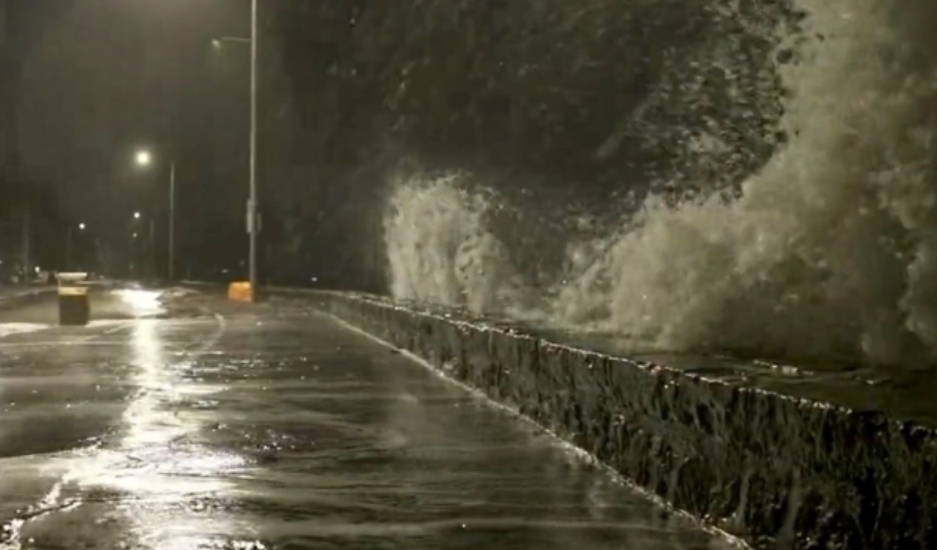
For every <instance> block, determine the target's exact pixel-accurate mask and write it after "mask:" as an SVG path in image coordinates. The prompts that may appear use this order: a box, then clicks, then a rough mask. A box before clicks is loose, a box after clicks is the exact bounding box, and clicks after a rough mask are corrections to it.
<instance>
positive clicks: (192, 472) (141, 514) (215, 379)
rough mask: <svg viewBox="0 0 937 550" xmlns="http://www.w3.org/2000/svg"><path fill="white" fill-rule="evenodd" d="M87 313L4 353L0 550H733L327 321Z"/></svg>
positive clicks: (258, 312)
mask: <svg viewBox="0 0 937 550" xmlns="http://www.w3.org/2000/svg"><path fill="white" fill-rule="evenodd" d="M150 298H152V296H150ZM100 300H101V301H102V303H101V304H96V305H95V310H96V311H103V310H107V308H108V307H113V308H114V311H123V310H130V311H131V312H132V313H133V314H131V315H124V314H115V315H114V316H113V317H114V319H112V320H111V321H106V320H102V321H98V322H96V323H95V324H93V325H92V326H90V327H85V328H81V329H62V328H47V329H45V330H41V331H35V332H22V333H16V334H10V335H8V336H5V337H3V338H2V339H0V471H2V472H3V475H2V476H0V526H2V527H0V529H2V530H0V548H3V549H19V548H62V549H78V548H100V549H115V548H126V549H131V548H147V549H150V548H152V549H157V548H159V549H166V550H171V549H197V548H218V549H222V548H226V549H227V548H230V549H272V548H324V549H328V548H361V549H379V548H408V549H415V548H452V549H456V548H466V549H467V548H473V549H474V548H485V549H498V548H518V549H520V548H531V549H538V550H540V549H550V548H564V549H565V548H583V549H600V548H616V549H618V548H629V549H637V550H641V549H652V548H661V549H664V548H667V549H681V548H686V549H691V548H692V549H696V548H722V547H726V543H725V542H724V541H721V540H719V539H715V538H713V537H711V536H709V535H707V534H705V533H703V532H701V531H699V530H697V529H695V528H694V526H692V525H690V524H689V523H688V522H686V521H685V520H682V519H680V518H679V517H676V516H667V515H665V514H664V513H663V512H662V511H661V510H660V509H658V508H656V507H655V506H653V505H652V504H650V503H649V502H647V501H646V500H644V499H643V498H642V497H640V496H638V495H637V494H635V493H633V492H632V491H631V490H629V489H628V488H626V487H623V486H621V485H618V484H617V483H615V482H614V481H613V480H611V479H610V478H609V477H608V476H607V475H606V474H605V473H603V472H601V471H596V470H593V469H592V468H590V467H588V466H587V465H585V464H584V463H583V462H581V461H580V459H578V458H575V457H574V456H572V455H571V454H570V453H569V452H568V451H565V450H564V449H562V448H561V447H560V446H558V445H556V444H555V443H554V442H552V440H551V439H550V438H548V437H546V436H544V435H541V434H539V433H537V432H536V431H534V430H533V429H532V428H531V427H530V426H527V425H522V424H520V423H518V422H516V421H514V420H513V419H511V418H510V417H508V416H506V415H505V414H503V413H500V412H497V411H495V410H494V409H492V408H490V407H489V406H487V405H486V404H485V403H483V402H481V401H480V400H478V399H477V398H474V397H472V396H469V395H467V394H466V393H465V392H463V391H462V390H461V389H459V388H456V387H454V386H452V385H450V384H448V383H446V382H444V381H442V380H440V379H438V378H437V377H435V376H434V375H432V374H431V373H429V372H428V371H427V370H426V369H424V368H423V367H421V366H419V365H416V364H415V363H413V362H411V361H409V360H408V359H407V358H405V357H403V356H401V355H398V354H395V353H393V352H391V351H390V350H388V349H387V348H384V347H382V346H380V345H379V344H376V343H374V342H372V341H371V340H369V339H367V338H366V337H364V336H361V335H359V334H356V333H354V332H351V331H349V330H347V329H344V328H342V327H341V326H339V325H337V324H336V323H335V322H333V321H332V320H331V319H330V318H328V317H325V316H321V315H318V314H311V315H308V314H307V315H304V316H295V315H292V314H290V313H284V312H279V313H277V312H274V311H273V310H272V309H264V308H256V307H255V308H250V307H248V308H244V309H239V308H234V307H233V306H232V305H230V304H223V303H215V304H211V303H209V302H210V300H205V302H206V304H203V305H201V306H199V307H198V308H194V309H192V311H190V312H189V314H186V315H173V316H171V318H161V317H166V316H165V315H158V314H157V313H156V311H155V310H153V309H152V307H153V303H152V300H150V302H147V300H148V298H147V295H146V294H134V295H130V296H127V295H125V296H123V297H120V296H107V297H102V298H100ZM112 302H113V303H112ZM147 303H149V306H147V305H146V304H147ZM120 304H122V305H120ZM47 307H51V305H48V304H47ZM146 307H150V308H151V309H150V310H149V311H148V312H144V309H145V308H146ZM122 308H123V309H122ZM215 312H220V313H221V315H219V314H218V313H215ZM10 315H12V313H4V314H3V315H2V316H0V325H2V324H3V322H4V321H6V320H7V319H8V318H9V317H10ZM139 315H143V318H134V317H135V316H139ZM33 321H34V320H33ZM30 322H32V321H30Z"/></svg>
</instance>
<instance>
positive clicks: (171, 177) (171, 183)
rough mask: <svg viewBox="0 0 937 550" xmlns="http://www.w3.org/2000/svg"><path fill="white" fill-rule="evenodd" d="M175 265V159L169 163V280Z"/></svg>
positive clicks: (171, 279)
mask: <svg viewBox="0 0 937 550" xmlns="http://www.w3.org/2000/svg"><path fill="white" fill-rule="evenodd" d="M175 265H176V161H172V163H170V165H169V270H168V271H169V281H170V282H172V281H173V275H174V267H175Z"/></svg>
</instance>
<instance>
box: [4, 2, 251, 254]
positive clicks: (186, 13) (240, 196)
mask: <svg viewBox="0 0 937 550" xmlns="http://www.w3.org/2000/svg"><path fill="white" fill-rule="evenodd" d="M8 1H9V2H11V5H10V6H9V7H10V9H11V10H19V11H17V12H15V13H12V15H11V16H16V17H17V20H16V25H17V26H16V29H15V30H16V32H17V34H18V36H16V39H17V45H18V46H19V48H18V49H17V56H18V59H17V61H18V62H19V64H20V67H21V71H20V80H19V86H18V88H17V91H18V92H19V101H18V103H17V112H16V117H17V120H18V125H17V128H18V148H17V153H18V159H19V163H20V171H19V178H18V179H20V180H21V181H24V182H28V183H29V184H30V185H45V186H49V187H51V188H52V189H53V190H54V195H56V198H57V202H58V206H59V207H60V208H61V216H62V217H63V218H65V219H67V220H69V221H71V222H72V223H78V222H80V221H81V222H87V223H88V226H89V229H91V230H93V231H95V233H96V235H97V236H99V237H101V238H102V239H103V240H104V241H105V242H106V243H107V244H108V245H109V246H111V247H112V248H117V249H119V248H121V246H123V245H124V244H125V243H126V240H127V235H128V234H129V233H130V232H131V231H132V226H131V220H132V216H133V212H134V211H136V210H139V211H141V212H142V213H143V214H144V215H145V216H147V217H149V218H153V217H154V216H155V219H156V220H157V233H158V234H159V235H160V238H162V234H163V233H164V232H165V228H164V226H165V216H166V211H167V207H166V203H167V202H168V201H167V199H166V197H167V195H168V172H169V170H168V167H169V164H168V163H169V161H170V159H174V160H176V161H177V162H178V166H179V168H178V178H177V181H178V184H177V185H178V194H179V205H178V208H179V213H180V217H179V222H177V223H178V225H179V241H180V243H179V246H180V248H181V249H186V248H193V247H198V246H199V245H200V244H201V241H199V240H198V239H195V238H193V235H197V234H198V233H208V234H211V233H212V228H214V227H222V228H228V227H230V226H234V225H235V224H236V222H235V220H236V221H241V220H242V219H243V215H242V212H243V200H244V196H245V194H246V187H247V152H248V120H249V119H248V113H249V111H248V107H249V103H248V99H249V95H248V83H249V80H248V76H249V72H248V71H249V50H248V47H247V46H246V45H237V44H231V45H225V46H224V47H223V49H222V50H217V49H215V48H213V47H212V39H213V38H215V37H218V36H237V37H246V36H249V30H250V28H249V24H250V19H249V17H250V12H249V2H247V1H245V0H200V1H198V2H191V1H185V0H166V1H160V2H151V1H146V0H80V1H75V0H30V1H28V2H23V1H21V0H8ZM138 148H148V149H150V150H152V151H153V154H154V158H155V160H156V164H155V165H154V166H153V167H152V168H150V169H149V170H141V169H139V168H138V167H136V166H135V165H134V163H133V159H134V157H133V155H134V152H135V151H136V150H137V149H138ZM196 207H197V208H196ZM196 212H197V215H196V214H195V213H196ZM223 230H224V229H222V231H223ZM241 230H242V231H243V228H241ZM229 231H230V229H229ZM212 236H213V237H215V238H217V237H230V236H231V235H212ZM245 241H246V239H245ZM216 242H217V241H216ZM239 244H240V243H239ZM240 248H243V247H240Z"/></svg>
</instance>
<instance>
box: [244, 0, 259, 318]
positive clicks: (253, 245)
mask: <svg viewBox="0 0 937 550" xmlns="http://www.w3.org/2000/svg"><path fill="white" fill-rule="evenodd" d="M258 34H259V33H258V32H257V0H251V151H250V199H248V200H249V201H250V202H249V203H248V204H249V205H248V207H247V216H248V220H249V222H248V223H249V224H250V225H249V227H248V231H249V232H250V233H249V234H250V252H249V253H250V256H249V257H248V263H249V265H250V268H249V271H250V284H251V298H252V299H256V297H257V35H258Z"/></svg>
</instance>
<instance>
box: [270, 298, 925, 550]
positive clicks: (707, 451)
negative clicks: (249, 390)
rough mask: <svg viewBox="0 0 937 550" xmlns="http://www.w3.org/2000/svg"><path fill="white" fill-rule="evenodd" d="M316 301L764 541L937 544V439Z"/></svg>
mask: <svg viewBox="0 0 937 550" xmlns="http://www.w3.org/2000/svg"><path fill="white" fill-rule="evenodd" d="M273 292H274V294H280V295H285V296H293V297H295V296H303V297H304V299H306V300H309V301H311V302H312V303H313V304H314V305H315V306H317V307H319V308H321V309H323V310H326V311H328V312H330V313H332V314H334V315H335V316H337V317H339V318H341V319H342V320H344V321H346V322H348V323H349V324H351V325H354V326H357V327H359V328H361V329H362V330H365V331H366V332H369V333H371V334H373V335H375V336H377V337H379V338H381V339H382V340H385V341H387V342H389V343H391V344H393V345H395V346H397V347H399V348H402V349H406V350H408V351H410V352H412V353H414V354H416V355H417V356H419V357H421V358H423V359H425V360H427V361H428V362H429V363H431V364H432V365H433V366H434V367H435V368H436V369H438V370H439V371H440V372H442V373H443V374H445V375H446V376H449V377H451V378H454V379H456V380H459V381H461V382H464V383H466V384H468V385H470V386H472V387H475V388H477V389H479V390H481V391H483V392H484V393H485V394H487V395H488V396H489V397H490V398H491V399H493V400H495V401H497V402H500V403H503V404H505V405H507V406H509V407H511V408H514V409H516V410H518V411H519V412H520V413H521V414H524V415H526V416H528V417H529V418H531V419H533V420H534V421H536V422H537V423H539V424H540V425H542V426H544V427H546V428H548V429H550V430H551V431H553V432H554V433H556V434H558V435H559V436H560V437H563V438H564V439H566V440H568V441H569V442H571V443H573V444H574V445H576V446H578V447H580V448H582V449H584V450H586V451H588V452H589V453H591V454H593V455H594V456H595V457H597V458H598V459H599V460H600V461H601V462H602V463H604V464H606V465H608V466H609V467H611V468H613V469H614V470H616V471H618V472H620V473H621V474H622V475H624V476H626V477H627V478H629V479H631V480H633V481H634V482H635V483H636V484H638V485H639V486H641V487H644V488H645V489H647V490H648V491H650V492H652V493H655V494H657V495H659V496H660V497H662V498H664V499H665V500H666V501H668V502H669V503H671V504H673V505H674V506H676V507H678V508H680V509H682V510H685V511H687V512H689V513H691V514H693V515H695V516H696V517H698V518H700V519H702V520H703V521H705V522H707V523H708V524H710V525H713V526H716V527H718V528H720V529H723V530H725V531H727V532H730V533H732V534H735V535H738V536H740V537H741V538H743V539H745V540H747V541H748V542H750V543H751V544H752V545H753V546H755V547H759V548H769V547H770V548H778V547H781V548H805V549H806V548H811V549H813V548H817V549H818V548H824V549H829V548H909V549H910V548H928V547H935V543H937V522H935V521H934V518H935V517H937V514H935V512H937V436H935V435H937V434H935V431H934V430H933V429H932V428H931V427H926V426H923V425H919V424H915V423H913V422H907V421H898V420H893V419H890V418H888V417H887V416H886V415H885V414H883V413H880V412H874V411H861V410H853V409H849V408H846V407H843V406H838V405H835V404H833V403H826V402H822V401H817V400H808V399H800V398H796V397H792V396H789V395H783V394H781V393H777V392H772V391H765V390H761V389H756V388H751V387H744V386H740V385H735V384H732V383H728V382H726V381H723V380H719V379H715V378H707V377H705V376H699V375H692V374H688V373H687V372H685V371H682V370H680V369H676V368H670V367H667V366H664V365H658V364H653V363H650V362H642V361H633V360H629V359H626V358H622V357H614V356H610V355H605V354H601V353H597V352H593V351H589V350H584V349H577V348H576V347H573V346H569V345H564V344H561V343H556V342H551V341H548V340H546V339H544V338H541V337H537V336H535V335H533V334H530V333H529V332H525V331H524V330H523V329H519V328H518V327H511V326H493V325H492V324H491V323H488V322H484V323H483V322H480V321H478V320H472V319H468V318H465V317H464V316H463V315H461V314H457V313H449V312H435V313H434V312H428V311H420V310H418V309H416V308H414V307H407V306H404V305H399V304H394V303H392V302H390V301H388V300H386V299H383V298H380V297H376V296H369V295H365V294H351V293H340V292H324V291H323V292H316V291H307V290H293V291H290V290H286V289H279V290H275V291H273Z"/></svg>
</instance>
